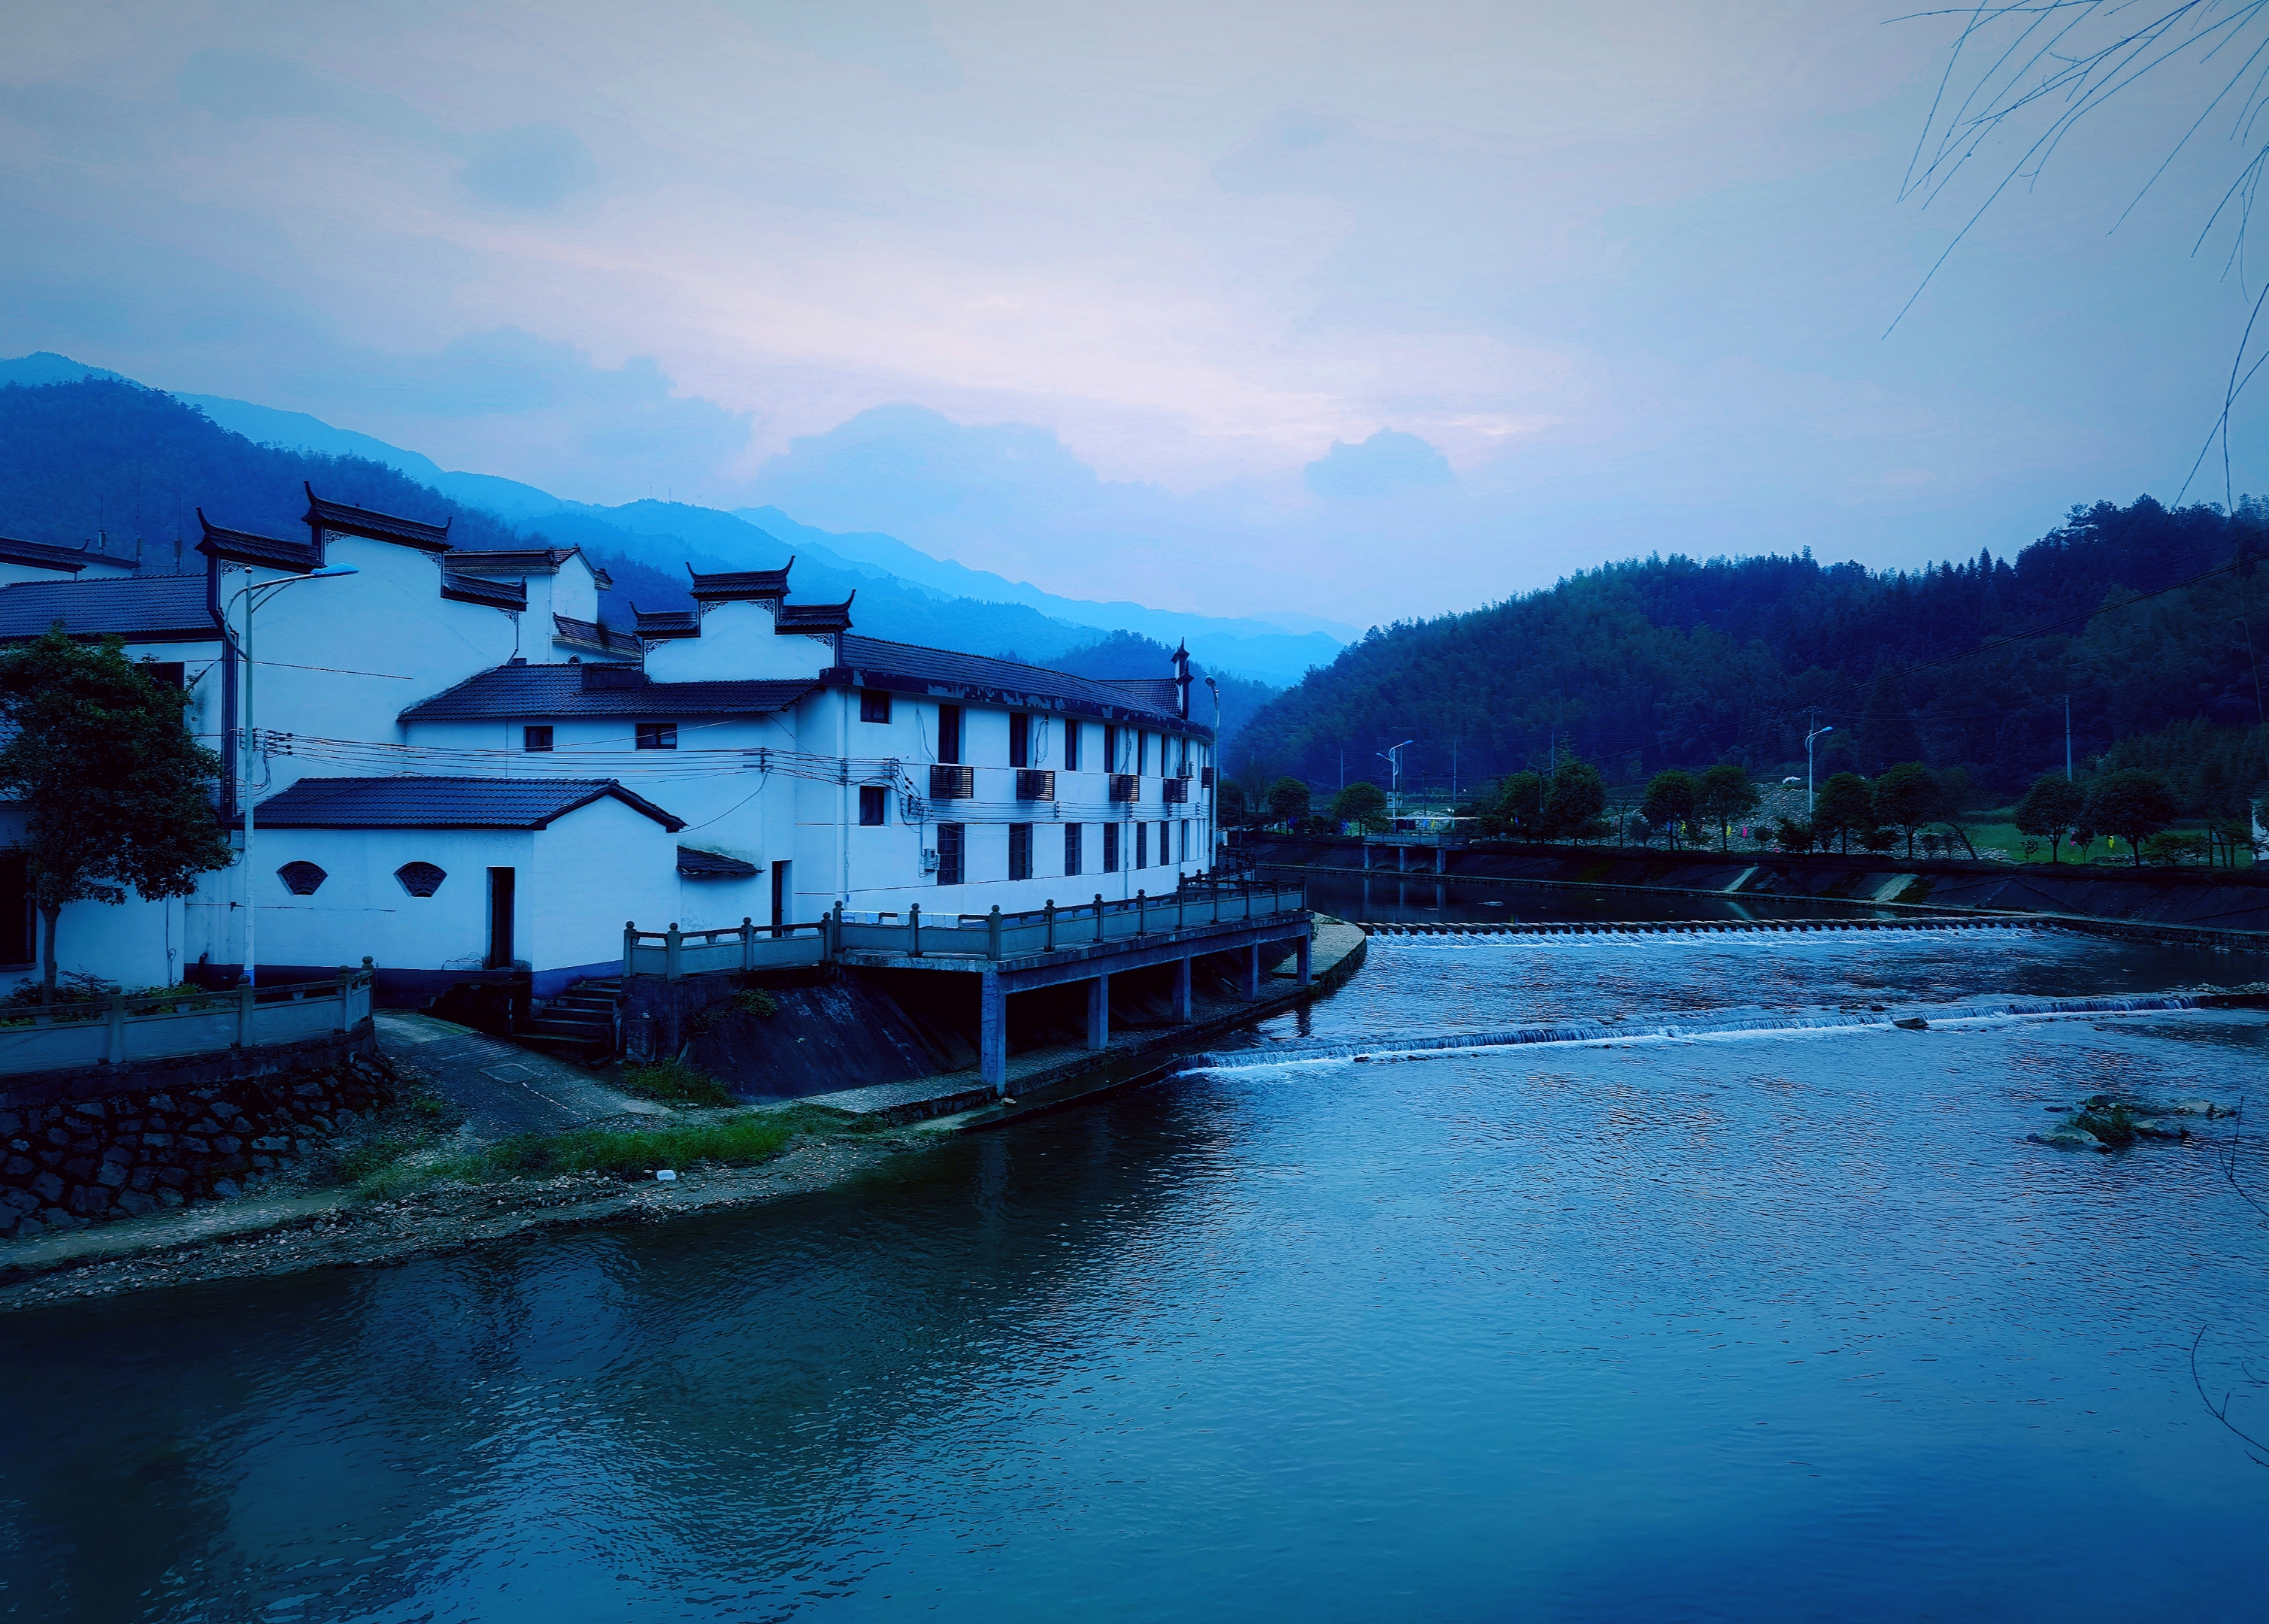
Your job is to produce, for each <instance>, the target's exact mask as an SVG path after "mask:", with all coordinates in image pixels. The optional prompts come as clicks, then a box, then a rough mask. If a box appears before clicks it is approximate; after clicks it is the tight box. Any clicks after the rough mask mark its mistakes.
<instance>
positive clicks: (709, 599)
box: [685, 558, 795, 603]
mask: <svg viewBox="0 0 2269 1624" xmlns="http://www.w3.org/2000/svg"><path fill="white" fill-rule="evenodd" d="M794 568H795V559H794V558H790V559H789V560H788V561H787V563H786V564H784V565H781V566H780V568H779V569H777V570H732V571H725V572H719V573H717V574H715V575H701V574H697V573H696V572H695V571H694V568H693V566H692V565H690V564H689V565H686V566H685V572H686V573H687V574H688V575H691V576H692V577H693V597H694V601H695V602H699V603H730V602H745V601H750V600H754V599H757V598H783V597H786V596H787V572H789V571H790V570H792V569H794Z"/></svg>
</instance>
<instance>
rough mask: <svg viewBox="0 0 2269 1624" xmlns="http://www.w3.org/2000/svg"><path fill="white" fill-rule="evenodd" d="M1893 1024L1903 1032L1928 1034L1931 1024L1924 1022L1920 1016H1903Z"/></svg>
mask: <svg viewBox="0 0 2269 1624" xmlns="http://www.w3.org/2000/svg"><path fill="white" fill-rule="evenodd" d="M1891 1024H1892V1025H1893V1026H1896V1027H1897V1028H1898V1029H1899V1030H1901V1031H1903V1032H1926V1031H1928V1030H1930V1022H1927V1021H1925V1020H1924V1019H1923V1018H1922V1017H1921V1016H1920V1015H1901V1016H1900V1017H1899V1018H1898V1019H1897V1020H1896V1021H1894V1022H1891Z"/></svg>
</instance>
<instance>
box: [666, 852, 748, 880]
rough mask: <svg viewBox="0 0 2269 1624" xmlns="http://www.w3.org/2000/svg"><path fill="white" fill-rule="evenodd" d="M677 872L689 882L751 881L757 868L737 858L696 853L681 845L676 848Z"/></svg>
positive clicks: (717, 854)
mask: <svg viewBox="0 0 2269 1624" xmlns="http://www.w3.org/2000/svg"><path fill="white" fill-rule="evenodd" d="M677 872H678V873H679V874H681V875H684V876H685V877H686V878H687V879H689V880H753V879H755V878H756V877H757V866H756V865H755V864H754V863H744V862H743V861H742V860H740V859H739V858H737V857H726V856H722V855H721V854H720V853H715V852H697V851H695V850H694V849H693V848H692V847H691V846H690V845H681V846H679V847H678V848H677Z"/></svg>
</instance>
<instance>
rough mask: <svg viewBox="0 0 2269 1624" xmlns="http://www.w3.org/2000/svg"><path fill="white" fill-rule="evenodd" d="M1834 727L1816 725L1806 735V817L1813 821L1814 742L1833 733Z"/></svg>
mask: <svg viewBox="0 0 2269 1624" xmlns="http://www.w3.org/2000/svg"><path fill="white" fill-rule="evenodd" d="M1835 731H1836V729H1835V728H1833V727H1814V729H1813V730H1812V731H1811V732H1810V733H1807V734H1805V735H1804V818H1805V822H1807V823H1810V822H1811V821H1812V742H1813V741H1814V739H1816V738H1818V737H1819V736H1820V735H1821V734H1823V733H1833V732H1835Z"/></svg>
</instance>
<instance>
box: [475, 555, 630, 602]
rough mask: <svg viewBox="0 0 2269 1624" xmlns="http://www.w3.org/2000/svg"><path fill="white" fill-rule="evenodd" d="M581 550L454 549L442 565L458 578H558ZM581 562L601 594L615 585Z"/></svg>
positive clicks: (587, 560) (598, 570) (596, 566)
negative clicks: (537, 576) (541, 576)
mask: <svg viewBox="0 0 2269 1624" xmlns="http://www.w3.org/2000/svg"><path fill="white" fill-rule="evenodd" d="M581 551H582V549H581V548H580V547H453V548H451V549H450V550H449V556H448V557H447V558H445V559H443V560H442V562H443V563H444V564H446V565H448V567H449V568H450V569H452V570H454V571H455V572H457V573H458V574H460V575H557V574H558V572H559V566H560V565H563V564H565V563H566V562H567V560H568V559H570V558H573V557H576V556H577V555H578V554H579V553H580V552H581ZM583 563H584V565H585V566H586V567H587V568H588V569H589V571H590V572H591V574H592V576H593V577H594V578H595V579H596V580H597V581H598V583H599V589H600V590H601V591H602V592H603V591H605V590H606V589H607V588H608V587H611V586H613V585H614V584H615V582H614V578H613V577H612V576H610V575H609V574H608V573H607V572H605V571H604V570H602V569H601V568H600V567H599V566H598V565H595V564H593V563H592V562H591V561H590V560H589V559H588V558H586V559H584V560H583Z"/></svg>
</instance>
